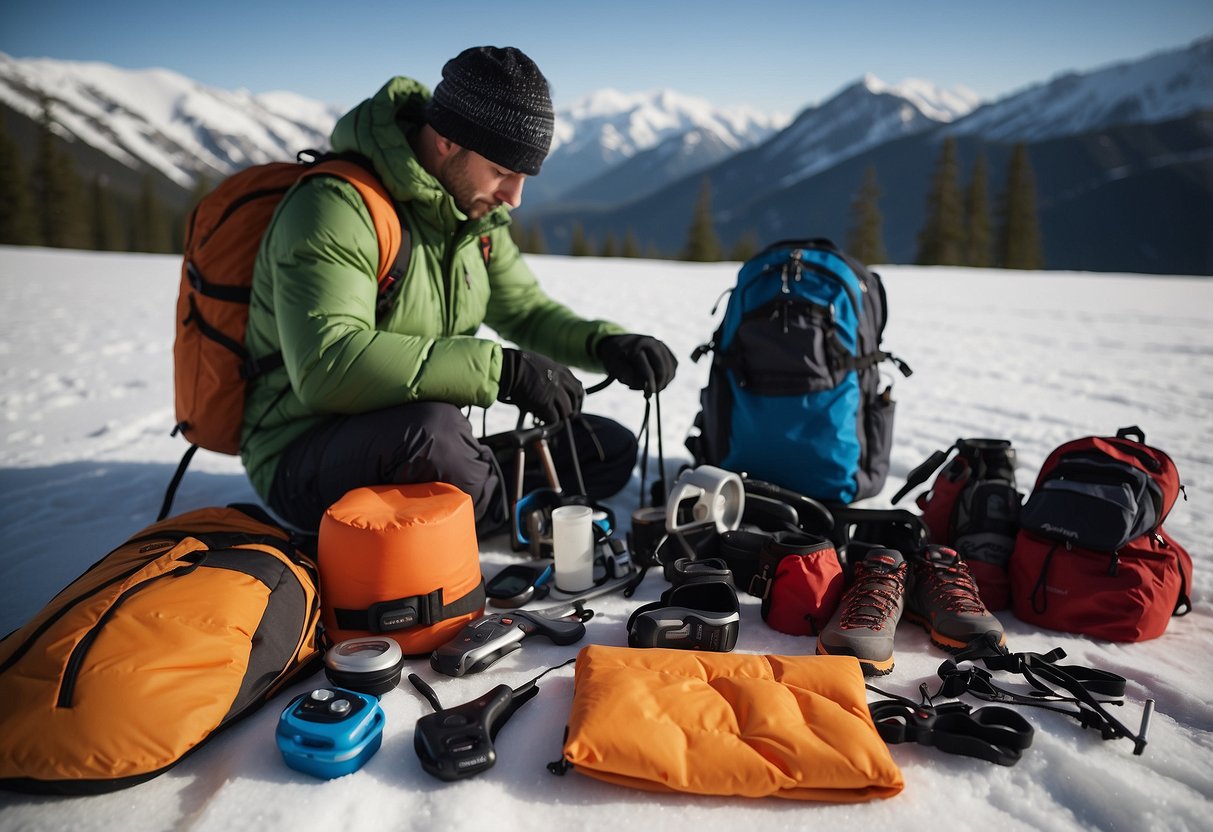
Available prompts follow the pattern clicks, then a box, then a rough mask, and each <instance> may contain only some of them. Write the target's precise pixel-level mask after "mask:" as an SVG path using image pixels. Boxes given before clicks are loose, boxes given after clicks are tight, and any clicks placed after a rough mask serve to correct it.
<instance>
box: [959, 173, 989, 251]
mask: <svg viewBox="0 0 1213 832" xmlns="http://www.w3.org/2000/svg"><path fill="white" fill-rule="evenodd" d="M986 168H987V166H986V154H985V153H983V152H978V154H977V161H975V162H974V163H973V176H972V178H971V179H969V187H968V188H967V189H966V190H965V240H964V264H965V265H966V266H976V267H978V268H987V267H989V266H991V265H993V257H992V251H993V236H992V232H991V223H990V185H989V178H990V175H989V173H988V171H987V169H986Z"/></svg>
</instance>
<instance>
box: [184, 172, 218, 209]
mask: <svg viewBox="0 0 1213 832" xmlns="http://www.w3.org/2000/svg"><path fill="white" fill-rule="evenodd" d="M213 189H214V185H212V184H211V178H210V177H209V176H207V175H206V174H205V173H199V174H198V175H197V177H195V179H194V187H193V188H192V189H191V190H190V201H189V207H187V208H186V209H185V212H186V213H187V214H189V213H191V212H192V211H193V210H194V208H196V207H197V205H198V203H199V202H201V201H202V198H203V197H204V196H206V195H207V194H209V193H210V192H211V191H212V190H213Z"/></svg>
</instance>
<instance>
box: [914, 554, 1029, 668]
mask: <svg viewBox="0 0 1213 832" xmlns="http://www.w3.org/2000/svg"><path fill="white" fill-rule="evenodd" d="M906 618H908V619H910V620H911V621H915V622H917V623H919V624H921V625H922V626H924V627H926V629H927V632H929V633H930V634H931V641H933V642H934V643H935V644H937V645H938V646H940V647H942V648H943V649H945V650H949V651H952V652H955V651H957V650H960V649H962V648H964V647H968V646H969V643H970V642H972V641H973V640H974V639H979V638H983V637H985V636H987V634H988V635H989V637H990V639H991V640H992V641H993V642H997V643H998V644H999V645H1000V646H1001V645H1003V644H1005V643H1006V641H1007V638H1006V634H1005V633H1003V630H1002V624H1000V623H999V621H998V619H997V618H995V617H994V616H993V615H992V614H991V613H990V611H989V610H988V609H986V605H985V604H983V603H982V602H981V596H979V595H978V594H977V585H976V584H975V583H974V581H973V575H972V573H970V572H969V567H968V565H967V564H965V562H964V560H963V559H961V557H960V555H959V554H958V553H957V552H956V550H955V549H949V548H947V547H945V546H937V545H930V546H927V548H926V551H924V552H923V553H922V555H921V556H919V557H916V558H914V559H913V560H912V561H911V570H910V588H909V592H908V594H907V597H906Z"/></svg>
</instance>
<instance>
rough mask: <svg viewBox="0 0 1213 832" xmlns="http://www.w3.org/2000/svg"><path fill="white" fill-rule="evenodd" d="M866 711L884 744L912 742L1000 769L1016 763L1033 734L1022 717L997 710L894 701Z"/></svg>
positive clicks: (954, 703) (997, 708) (960, 703)
mask: <svg viewBox="0 0 1213 832" xmlns="http://www.w3.org/2000/svg"><path fill="white" fill-rule="evenodd" d="M871 689H872V690H876V689H875V688H871ZM886 695H887V694H886ZM868 710H869V712H870V713H871V715H872V721H873V722H874V723H875V724H876V730H877V732H878V733H879V734H880V737H881V739H883V740H884V741H885V742H887V743H889V744H897V743H903V742H916V743H918V744H919V745H928V746H933V747H935V748H938V749H939V750H940V751H942V752H944V753H945V754H959V755H962V756H965V757H976V758H978V759H980V760H986V761H987V762H991V763H997V764H998V765H1000V766H1012V765H1015V763H1017V762H1019V759H1020V757H1021V756H1023V752H1024V751H1025V750H1026V749H1027V748H1028V747H1029V746H1031V745H1032V738H1033V735H1034V734H1035V730H1034V729H1033V728H1032V725H1031V724H1030V723H1029V722H1028V721H1027V720H1026V719H1024V718H1023V717H1022V716H1020V715H1019V714H1018V713H1016V712H1015V711H1013V710H1011V709H1010V708H1002V707H998V706H987V707H984V708H978V709H977V710H975V711H970V709H969V706H968V705H966V704H964V703H963V702H952V703H948V704H946V705H941V706H939V707H934V706H932V705H922V704H916V703H914V702H912V701H910V700H908V699H905V698H903V697H895V698H893V699H887V700H884V701H882V702H872V703H870V704H869V705H868Z"/></svg>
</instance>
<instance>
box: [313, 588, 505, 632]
mask: <svg viewBox="0 0 1213 832" xmlns="http://www.w3.org/2000/svg"><path fill="white" fill-rule="evenodd" d="M442 594H443V593H442V588H441V587H439V588H438V589H435V590H434V591H433V592H429V593H426V594H424V595H410V596H408V597H407V598H395V599H392V600H390V601H378V602H376V603H374V604H371V605H370V606H369V607H366V608H364V609H357V610H351V609H341V608H337V609H334V610H333V613H334V618H335V619H336V622H337V627H338V629H341V630H359V631H364V632H371V633H389V632H394V631H396V630H405V629H408V628H410V627H428V626H430V625H432V624H437V623H438V622H439V621H446V620H447V619H448V618H457V617H459V616H461V615H469V614H471V613H474V612H479V611H481V610H483V609H484V603H485V594H484V581H483V580H481V582H480V583H479V585H477V587H476V588H475V589H473V590H472V591H471V592H469V593H468V594H467V595H464V596H463V597H462V598H458V599H456V600H454V601H452V602H451V603H449V604H444V603H443V600H442Z"/></svg>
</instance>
